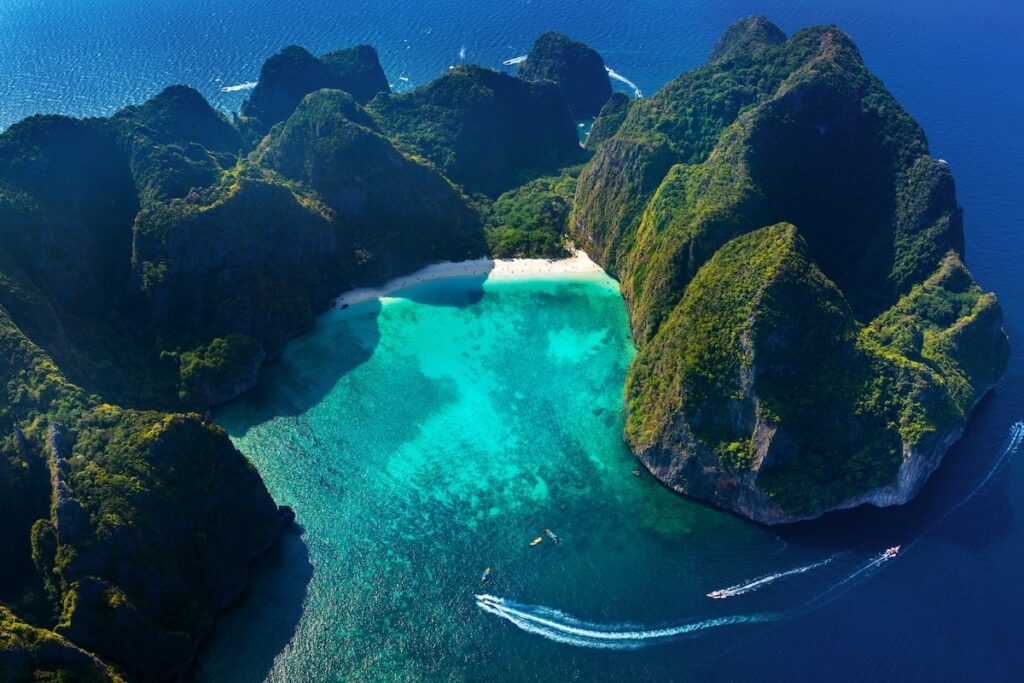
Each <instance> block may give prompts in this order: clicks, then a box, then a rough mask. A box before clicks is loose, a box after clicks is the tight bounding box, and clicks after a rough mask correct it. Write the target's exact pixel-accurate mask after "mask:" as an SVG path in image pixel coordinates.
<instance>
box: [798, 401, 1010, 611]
mask: <svg viewBox="0 0 1024 683" xmlns="http://www.w3.org/2000/svg"><path fill="white" fill-rule="evenodd" d="M1021 442H1024V421H1021V422H1015V423H1014V424H1013V425H1012V426H1011V427H1010V435H1009V437H1008V439H1007V441H1006V446H1005V447H1004V448H1003V450H1002V452H1001V453H1000V454H999V457H998V458H996V460H995V462H994V463H992V466H991V467H990V468H989V470H988V472H987V473H986V474H985V476H984V477H983V478H982V480H981V481H980V482H978V485H977V486H975V487H974V488H973V489H971V491H970V493H968V494H967V495H966V496H964V498H963V499H962V500H961V501H960V502H959V503H957V504H956V505H954V506H953V507H951V508H949V509H948V510H946V512H945V513H944V514H943V515H942V516H940V517H939V518H938V519H936V520H935V521H934V522H932V523H931V524H930V525H928V527H927V528H925V530H924V531H922V532H921V533H920V534H918V535H917V537H916V538H915V539H914V540H913V541H911V542H910V543H908V544H907V545H906V546H905V547H904V549H903V551H902V552H900V553H899V554H896V553H890V552H889V551H886V552H884V553H882V554H880V555H878V556H877V557H874V558H872V559H871V560H868V562H867V563H866V564H864V565H863V566H861V567H858V568H857V569H856V570H854V571H853V572H852V573H851V574H849V575H848V576H846V577H845V578H843V579H842V580H841V581H839V582H838V583H835V584H833V585H832V586H830V587H829V588H828V589H827V590H825V591H824V592H823V593H820V594H818V595H817V596H815V597H813V598H811V599H810V600H809V601H807V602H806V603H804V605H803V607H802V608H801V609H800V610H798V611H800V612H803V611H806V610H808V609H811V608H814V607H818V606H820V605H821V604H822V603H823V602H827V601H830V600H832V599H835V598H836V597H839V593H838V592H839V590H840V589H841V588H844V587H846V586H849V585H850V584H851V583H853V582H854V581H855V580H856V579H857V578H858V577H864V576H865V574H866V573H867V572H870V571H871V570H873V569H875V568H877V567H879V566H881V565H882V564H884V563H886V562H888V561H889V560H894V559H896V558H897V557H902V556H904V555H905V554H906V553H907V552H909V551H910V549H911V548H913V547H914V546H915V545H917V544H918V542H919V541H920V540H921V539H922V538H924V537H926V536H927V535H928V534H929V533H930V532H931V531H932V529H934V528H935V527H937V526H939V525H940V524H942V523H943V522H944V521H946V520H947V519H949V516H950V515H952V514H953V513H955V512H956V511H957V510H959V509H961V508H962V507H963V506H965V505H967V503H969V502H971V500H973V499H974V497H975V496H977V495H978V494H979V493H980V492H981V490H982V489H983V488H985V485H986V484H988V483H989V482H990V481H991V480H992V477H994V476H995V474H996V472H998V471H999V468H1000V467H1001V466H1002V464H1003V463H1004V462H1006V460H1007V459H1008V458H1010V457H1011V456H1012V455H1014V454H1015V453H1016V452H1017V450H1018V449H1019V448H1020V445H1021Z"/></svg>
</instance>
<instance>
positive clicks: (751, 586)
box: [708, 554, 838, 600]
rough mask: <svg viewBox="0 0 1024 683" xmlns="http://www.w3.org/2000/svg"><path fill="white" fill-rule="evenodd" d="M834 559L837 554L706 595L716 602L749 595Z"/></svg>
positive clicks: (822, 565)
mask: <svg viewBox="0 0 1024 683" xmlns="http://www.w3.org/2000/svg"><path fill="white" fill-rule="evenodd" d="M836 557H838V554H836V555H833V556H832V557H827V558H825V559H824V560H821V561H820V562H815V563H814V564H809V565H807V566H804V567H797V568H796V569H789V570H787V571H784V572H779V573H777V574H768V575H767V576H762V577H760V578H757V579H754V580H753V581H750V582H747V583H738V584H736V585H735V586H729V587H728V588H719V589H718V590H713V591H711V592H710V593H708V597H709V598H714V599H716V600H722V599H724V598H734V597H736V596H737V595H744V594H746V593H751V592H753V591H756V590H758V589H759V588H763V587H765V586H767V585H768V584H770V583H775V582H776V581H778V580H779V579H782V578H785V577H787V576H793V575H794V574H803V573H804V572H809V571H811V570H812V569H817V568H818V567H824V566H825V565H826V564H828V563H829V562H831V561H832V560H834V559H835V558H836Z"/></svg>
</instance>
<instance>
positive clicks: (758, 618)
mask: <svg viewBox="0 0 1024 683" xmlns="http://www.w3.org/2000/svg"><path fill="white" fill-rule="evenodd" d="M1022 442H1024V422H1016V423H1014V425H1013V426H1012V427H1011V428H1010V437H1009V440H1008V441H1007V444H1006V447H1005V448H1004V449H1003V451H1002V452H1001V453H1000V455H999V457H998V458H996V461H995V462H994V463H993V464H992V467H991V468H989V471H988V473H987V474H986V475H985V477H984V478H983V479H982V480H981V482H979V483H978V485H977V486H975V487H974V488H973V489H972V490H971V492H970V493H968V494H967V496H966V497H965V498H964V499H963V500H961V501H960V502H959V503H957V504H956V505H954V506H953V507H951V508H950V509H949V510H947V511H946V513H945V514H944V515H942V516H941V517H940V518H939V519H937V520H936V521H935V522H934V523H932V524H931V525H930V526H929V527H928V528H927V529H925V530H924V532H922V533H921V534H920V535H919V536H918V537H917V539H915V540H914V541H913V542H911V543H910V544H909V545H907V546H906V547H905V549H904V550H903V551H902V552H899V547H898V546H897V547H895V548H890V549H889V550H886V551H884V552H882V553H879V554H878V555H876V556H874V557H872V558H871V559H869V560H867V561H866V562H865V563H864V564H862V565H860V566H858V567H857V568H856V569H854V570H853V571H852V572H851V573H850V574H848V575H846V576H845V577H844V578H842V579H841V580H839V581H838V582H836V583H834V584H832V585H831V586H829V587H828V588H827V589H826V590H825V591H824V592H822V593H819V594H818V595H816V596H814V597H812V598H811V599H810V600H808V601H807V602H804V603H802V604H801V605H799V606H797V607H795V608H791V609H789V610H788V611H785V612H782V613H769V612H762V613H756V614H734V615H728V616H721V617H712V618H708V619H703V620H699V621H689V622H686V623H681V624H677V625H669V626H663V627H659V628H647V627H644V626H641V625H637V624H600V623H596V622H591V621H584V620H582V619H577V618H576V617H573V616H571V615H569V614H566V613H565V612H561V611H559V610H556V609H552V608H550V607H544V606H541V605H527V604H522V603H518V602H515V601H513V600H506V599H504V598H499V597H496V596H493V595H486V594H485V595H477V596H476V605H477V607H479V608H480V609H481V610H483V611H484V612H487V613H489V614H493V615H495V616H498V617H501V618H502V619H505V620H506V621H509V622H511V623H512V624H515V625H516V626H517V627H518V628H520V629H522V630H523V631H526V632H528V633H533V634H536V635H539V636H542V637H544V638H547V639H548V640H553V641H555V642H559V643H566V644H568V645H575V646H578V647H589V648H604V649H611V650H637V649H640V648H645V647H649V646H651V645H657V644H660V643H665V642H669V641H672V640H675V639H677V638H681V637H684V636H687V635H691V634H696V633H699V632H701V631H707V630H710V629H715V628H719V627H722V626H735V625H741V624H762V623H770V622H779V621H782V620H783V619H790V618H793V617H797V616H799V615H801V614H805V613H807V612H809V611H811V610H813V609H816V608H818V607H820V606H821V605H823V604H824V603H826V602H831V601H832V600H835V599H836V598H838V597H839V596H840V595H842V594H843V593H845V592H846V590H844V589H849V588H850V587H852V584H854V582H856V581H858V580H863V579H864V578H867V577H868V576H870V575H871V574H872V573H873V571H874V570H876V569H878V568H879V567H881V566H882V565H883V564H886V563H887V562H890V561H891V560H894V559H896V558H897V557H902V556H903V554H905V553H906V552H907V551H908V550H910V548H911V547H912V546H913V545H915V544H916V543H917V542H918V541H919V540H920V539H921V538H923V537H924V536H925V535H927V533H928V532H929V531H931V530H932V529H933V528H935V527H936V526H938V525H939V524H941V523H942V522H943V521H944V520H945V519H946V518H947V517H949V516H950V515H951V514H953V513H954V512H956V511H957V510H959V509H960V508H962V507H963V506H964V505H966V504H967V503H968V502H970V501H971V499H973V498H974V497H975V496H976V495H977V494H978V493H979V492H980V491H981V490H982V489H983V488H984V487H985V485H986V484H988V482H989V481H991V479H992V477H993V476H995V473H996V472H997V471H998V470H999V468H1000V466H1001V465H1002V464H1003V462H1005V461H1006V460H1007V459H1008V458H1009V457H1010V456H1012V455H1013V454H1015V453H1016V452H1017V450H1018V449H1019V448H1020V446H1021V443H1022ZM841 554H842V553H837V554H836V555H833V556H831V557H829V558H826V559H824V560H821V561H820V562H816V563H814V564H809V565H806V566H803V567H797V568H795V569H790V570H788V571H784V572H779V573H777V574H769V575H767V576H762V577H760V578H758V579H754V580H753V581H750V582H747V583H742V584H737V585H735V586H730V587H728V588H721V589H719V590H715V591H711V592H710V593H708V594H707V595H708V597H710V598H731V597H735V596H737V595H743V594H745V593H749V592H751V591H755V590H757V589H759V588H762V587H764V586H766V585H768V584H770V583H772V582H774V581H778V580H779V579H781V578H783V577H787V576H793V575H796V574H803V573H805V572H809V571H811V570H813V569H817V568H819V567H822V566H824V565H826V564H828V563H830V562H832V560H834V559H835V558H836V557H838V556H839V555H841Z"/></svg>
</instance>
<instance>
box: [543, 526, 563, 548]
mask: <svg viewBox="0 0 1024 683" xmlns="http://www.w3.org/2000/svg"><path fill="white" fill-rule="evenodd" d="M544 533H545V534H547V536H548V538H550V539H551V542H552V543H554V544H556V545H557V544H559V543H561V542H562V539H560V538H559V537H558V536H555V532H554V531H552V530H551V529H545V530H544Z"/></svg>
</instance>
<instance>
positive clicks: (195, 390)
mask: <svg viewBox="0 0 1024 683" xmlns="http://www.w3.org/2000/svg"><path fill="white" fill-rule="evenodd" d="M265 355H266V353H265V352H264V351H263V347H262V346H260V344H259V342H257V341H256V340H255V339H253V338H252V337H246V336H245V335H241V334H230V335H228V336H227V337H217V338H216V339H214V340H213V341H211V342H210V343H209V344H207V345H205V346H200V347H199V348H196V349H193V350H191V351H187V352H185V353H183V354H181V359H180V365H179V368H180V369H179V374H180V377H181V381H180V386H181V390H180V391H181V399H182V401H184V402H185V403H186V404H188V405H200V406H209V405H214V404H217V403H222V402H223V401H224V397H225V396H235V395H237V394H238V393H239V391H238V387H239V385H243V386H244V385H246V384H248V385H250V386H251V385H252V384H255V382H256V374H257V372H258V371H259V367H260V363H262V362H263V358H264V356H265Z"/></svg>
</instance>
